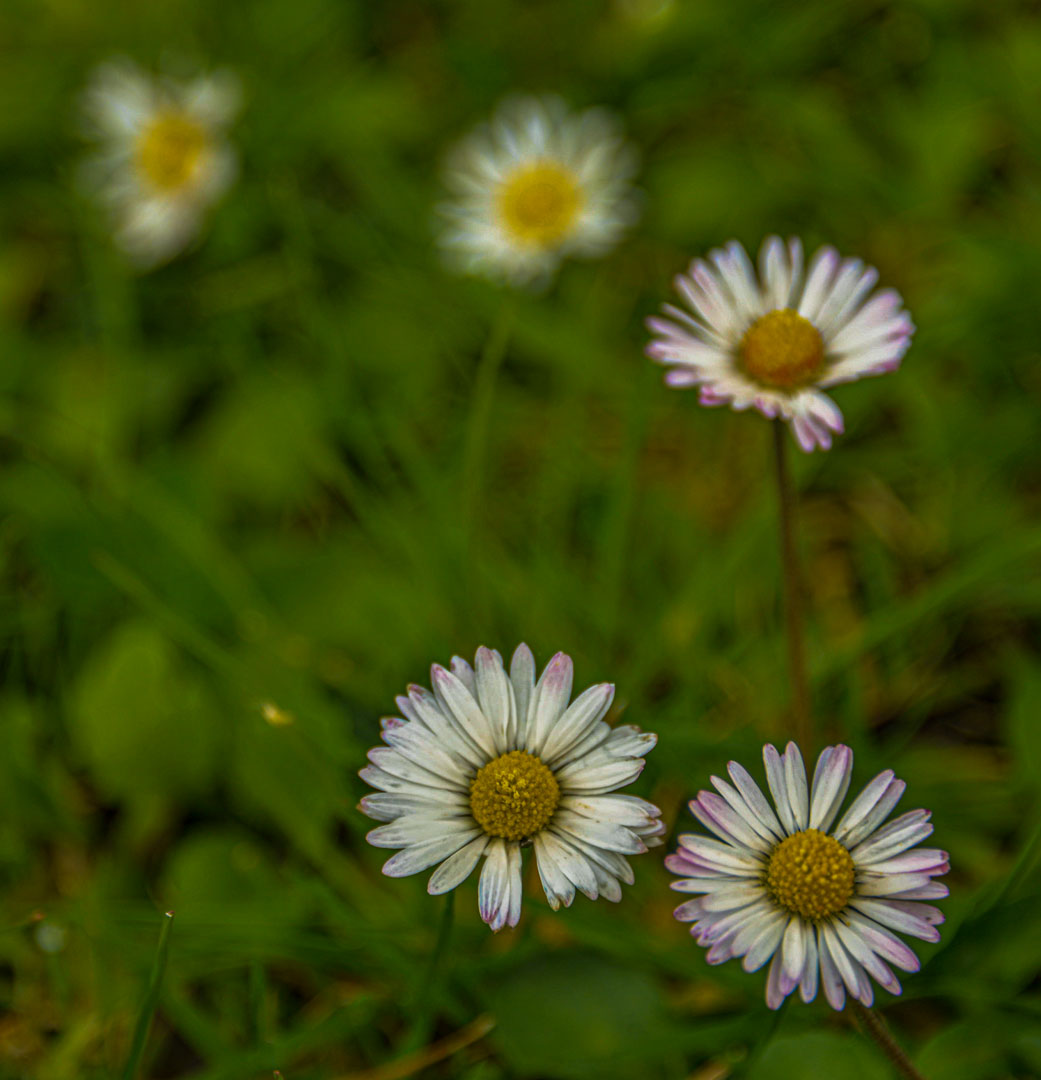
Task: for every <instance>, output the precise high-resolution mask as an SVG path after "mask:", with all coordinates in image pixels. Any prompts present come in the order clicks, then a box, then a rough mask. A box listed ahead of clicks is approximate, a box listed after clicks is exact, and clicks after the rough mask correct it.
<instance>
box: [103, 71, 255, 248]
mask: <svg viewBox="0 0 1041 1080" xmlns="http://www.w3.org/2000/svg"><path fill="white" fill-rule="evenodd" d="M238 104H239V89H238V83H237V81H236V80H235V78H234V77H233V76H232V75H230V74H229V73H228V72H218V73H214V74H212V75H208V76H205V77H200V78H196V79H193V80H191V81H189V82H183V83H182V82H176V81H174V80H172V79H167V78H160V79H156V78H152V77H151V76H149V75H148V74H146V73H145V72H143V71H142V70H141V69H140V68H138V67H136V66H135V65H134V64H132V63H131V62H130V61H129V60H123V59H120V60H113V61H110V62H108V63H105V64H102V65H101V67H99V68H98V69H97V70H96V71H95V72H94V74H93V76H92V78H91V80H90V82H89V84H88V86H87V89H86V90H85V91H84V94H83V102H82V105H83V112H84V115H85V118H86V122H87V134H88V136H89V137H91V138H92V139H93V140H94V141H95V142H96V143H97V144H98V147H97V151H96V152H95V153H94V155H93V156H92V157H91V158H89V159H88V160H87V161H86V162H85V167H84V170H83V176H84V182H85V184H86V186H88V187H89V188H90V189H91V190H93V191H95V192H96V193H97V194H98V195H99V196H100V197H101V199H102V200H103V201H104V202H105V203H106V204H107V205H108V207H109V209H110V211H111V213H112V216H113V221H114V225H115V230H116V240H117V243H118V244H119V246H120V247H121V248H122V249H123V250H124V251H125V252H126V253H127V254H128V255H129V256H130V257H131V258H132V259H133V260H134V262H136V263H137V264H139V265H141V266H153V265H155V264H157V263H161V262H164V261H165V260H167V259H169V258H171V257H172V256H174V255H176V254H177V253H178V252H179V251H181V250H182V249H183V248H184V247H185V246H186V245H187V244H188V243H189V242H190V241H191V240H192V238H193V237H194V236H195V235H196V234H197V233H198V231H199V229H200V227H201V225H202V222H203V218H204V215H205V212H206V210H207V209H208V208H209V207H210V206H211V205H212V204H213V203H214V202H215V201H216V200H217V199H218V198H219V197H220V196H221V195H222V194H223V193H224V192H225V191H226V190H227V188H228V186H229V185H230V184H231V182H232V180H233V179H234V178H235V173H236V168H237V159H236V155H235V152H234V150H232V148H231V147H230V146H229V145H228V143H227V140H226V138H225V130H226V128H227V126H228V124H229V123H230V122H231V120H232V119H233V118H234V116H235V114H236V112H237V111H238Z"/></svg>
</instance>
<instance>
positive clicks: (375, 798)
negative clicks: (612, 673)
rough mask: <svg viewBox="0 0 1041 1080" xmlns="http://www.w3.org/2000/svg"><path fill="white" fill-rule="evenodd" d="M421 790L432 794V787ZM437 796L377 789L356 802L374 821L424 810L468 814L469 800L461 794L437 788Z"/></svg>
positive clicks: (388, 819)
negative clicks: (428, 796)
mask: <svg viewBox="0 0 1041 1080" xmlns="http://www.w3.org/2000/svg"><path fill="white" fill-rule="evenodd" d="M423 791H424V792H428V793H429V794H430V795H431V796H432V795H433V792H434V789H432V788H429V789H428V788H424V789H423ZM438 796H439V797H437V798H434V797H430V798H425V797H424V796H423V795H420V794H418V793H409V794H408V795H399V794H396V793H394V792H390V791H377V792H375V793H374V794H372V795H365V796H364V797H363V798H362V800H361V801H360V802H359V803H358V809H359V810H361V812H362V813H363V814H366V815H368V816H369V817H370V818H373V819H375V820H376V821H393V820H394V819H395V818H399V817H402V816H403V815H405V814H415V813H420V812H422V811H425V810H444V811H446V812H455V813H458V814H469V812H470V801H469V800H468V799H466V798H465V797H464V796H463V795H461V794H454V793H452V792H448V791H441V790H440V789H439V790H438ZM440 796H443V798H441V797H440Z"/></svg>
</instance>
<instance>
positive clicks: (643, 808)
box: [560, 795, 661, 828]
mask: <svg viewBox="0 0 1041 1080" xmlns="http://www.w3.org/2000/svg"><path fill="white" fill-rule="evenodd" d="M560 806H561V808H562V809H567V810H571V811H573V812H574V813H576V814H581V815H582V816H583V817H588V818H591V819H592V820H593V821H605V822H614V823H615V824H618V825H628V826H629V827H630V828H631V827H634V826H639V825H648V824H650V823H651V822H652V821H655V822H656V821H657V819H658V818H659V817H660V816H661V811H660V810H659V809H658V807H656V806H655V805H654V803H649V802H647V800H646V799H638V798H637V797H636V796H635V795H585V796H579V795H566V796H564V797H563V798H562V799H561V800H560Z"/></svg>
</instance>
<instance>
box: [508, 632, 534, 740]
mask: <svg viewBox="0 0 1041 1080" xmlns="http://www.w3.org/2000/svg"><path fill="white" fill-rule="evenodd" d="M510 682H511V683H513V695H514V700H515V701H516V703H517V730H516V731H511V732H510V741H511V742H515V743H522V742H523V741H524V739H525V737H526V736H525V732H526V731H527V728H528V716H529V709H530V706H531V699H532V697H533V696H534V693H535V657H534V656H533V655H532V653H531V649H529V648H528V646H527V645H524V644H520V645H518V646H517V648H516V650H514V653H513V659H512V660H511V661H510Z"/></svg>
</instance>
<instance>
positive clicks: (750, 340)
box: [647, 236, 914, 451]
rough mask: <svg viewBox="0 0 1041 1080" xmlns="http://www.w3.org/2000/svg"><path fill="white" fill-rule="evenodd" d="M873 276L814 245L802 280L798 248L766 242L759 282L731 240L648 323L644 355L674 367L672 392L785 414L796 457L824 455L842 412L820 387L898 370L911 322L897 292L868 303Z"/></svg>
mask: <svg viewBox="0 0 1041 1080" xmlns="http://www.w3.org/2000/svg"><path fill="white" fill-rule="evenodd" d="M877 280H878V271H877V270H875V268H874V267H872V266H865V265H864V264H863V263H862V262H861V261H860V260H859V259H842V258H840V257H839V254H838V252H836V251H835V249H834V248H830V247H823V248H821V249H820V250H819V251H818V252H817V253H816V254H815V255H814V256H813V258H812V260H811V261H810V265H809V267H808V268H807V270H806V274H805V278H804V276H803V255H802V244H801V243H800V242H799V241H798V240H796V239H792V240H789V242H788V246H787V247H785V245H784V244H783V243H782V242H781V240H780V239H779V238H778V237H776V236H771V237H770V238H769V239H767V240H766V241H765V243H764V244H763V247H762V251H761V252H760V254H759V276H758V279H757V278H756V274H755V270H754V269H753V267H752V264H751V261H750V260H749V258H748V255H747V254H746V253H745V249H744V248H743V247H742V246H741V245H740V244H739V243H737V242H736V241H733V242H731V243H730V244H728V245H727V246H726V248H725V249H723V250H716V251H712V252H710V253H709V258H708V261H706V260H704V259H695V260H694V262H692V263H691V265H690V270H689V272H688V274H680V275H678V276H677V278H676V282H675V284H676V289H677V291H678V292H679V293H680V295H681V296H682V297H683V299H684V300H685V301H686V302H687V304H688V305H689V307H690V311H689V312H688V311H683V310H681V309H680V308H678V307H675V306H674V305H672V304H666V305H664V307H663V310H664V312H665V314H666V315H668V316H669V317H668V318H665V319H663V318H652V319H649V320H648V321H647V325H648V327H649V328H650V329H651V330H652V331H653V332H654V333H655V334H657V335H658V337H657V338H656V339H655V340H654V341H653V342H652V343H651V344H650V345H648V347H647V355H648V356H650V357H651V358H652V359H654V360H657V361H658V362H659V363H662V364H666V365H668V366H670V368H671V370H670V371H669V372H668V373H667V374H666V376H665V381H666V382H667V383H668V384H669V385H670V386H678V387H687V386H698V387H700V392H701V404H702V405H726V404H729V405H730V406H731V408H734V409H747V408H749V407H750V406H751V407H754V408H756V409H758V410H759V412H761V413H762V414H763V415H764V416H766V417H769V418H771V419H772V418H774V417H778V416H779V417H782V418H783V419H784V420H787V421H788V423H789V424H790V425H791V428H792V432H793V434H794V435H795V438H796V440H797V442H798V443H799V445H800V446H801V447H802V448H803V450H807V451H809V450H813V449H814V447H816V446H819V447H821V448H822V449H824V450H827V449H829V448H830V446H831V436H832V433H833V432H835V433H841V432H842V413H841V412H839V409H838V406H836V404H835V402H833V401H832V400H831V398H830V397H828V396H827V395H826V394H824V393H822V392H821V391H822V390H825V389H827V388H828V387H830V386H836V385H838V384H839V383H844V382H852V381H853V380H854V379H860V378H863V377H864V376H865V375H881V374H882V373H883V372H886V371H893V370H895V369H896V368H898V367H899V366H900V360H901V358H902V357H903V355H904V353H905V352H906V351H907V349H908V346H909V345H910V344H911V335H912V334H913V333H914V325H913V323H912V322H911V318H910V316H909V315H908V314H907V312H906V311H905V310H904V309H903V301H902V300H901V299H900V295H899V293H897V292H895V291H894V290H893V289H883V290H882V291H881V292H878V293H875V295H874V296H872V297H871V298H870V299H868V295H869V294H870V293H871V290H872V289H873V288H874V287H875V283H876V282H877Z"/></svg>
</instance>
